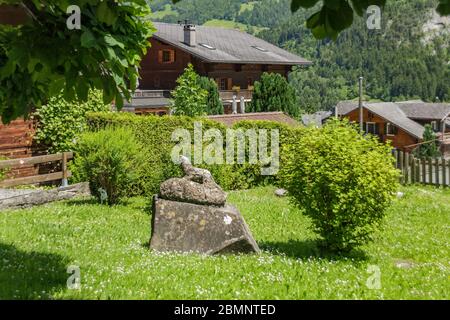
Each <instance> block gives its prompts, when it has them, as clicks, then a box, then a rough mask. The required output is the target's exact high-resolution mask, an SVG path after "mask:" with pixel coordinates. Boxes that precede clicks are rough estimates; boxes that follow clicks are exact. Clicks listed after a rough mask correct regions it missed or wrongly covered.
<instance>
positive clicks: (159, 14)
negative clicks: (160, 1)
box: [149, 4, 178, 20]
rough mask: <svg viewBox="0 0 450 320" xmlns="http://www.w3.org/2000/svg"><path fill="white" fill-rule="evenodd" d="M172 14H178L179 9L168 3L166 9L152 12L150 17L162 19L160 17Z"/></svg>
mask: <svg viewBox="0 0 450 320" xmlns="http://www.w3.org/2000/svg"><path fill="white" fill-rule="evenodd" d="M170 15H173V16H178V11H175V10H173V9H172V6H171V5H170V4H166V5H165V6H164V10H161V11H155V12H152V13H151V14H150V15H149V18H150V19H155V20H160V19H163V18H164V17H166V16H170Z"/></svg>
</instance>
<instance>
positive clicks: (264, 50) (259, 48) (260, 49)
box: [252, 46, 269, 52]
mask: <svg viewBox="0 0 450 320" xmlns="http://www.w3.org/2000/svg"><path fill="white" fill-rule="evenodd" d="M252 48H255V49H256V50H259V51H262V52H269V50H267V49H265V48H261V47H258V46H252Z"/></svg>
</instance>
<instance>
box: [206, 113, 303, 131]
mask: <svg viewBox="0 0 450 320" xmlns="http://www.w3.org/2000/svg"><path fill="white" fill-rule="evenodd" d="M208 118H209V119H211V120H214V121H217V122H220V123H223V124H224V125H225V126H227V127H232V126H233V125H234V124H235V123H238V122H240V121H246V120H253V121H273V122H278V123H282V124H286V125H288V126H292V127H295V126H299V125H300V122H298V121H297V120H295V119H293V118H291V117H290V116H288V115H287V114H285V113H283V112H257V113H240V114H221V115H214V116H208Z"/></svg>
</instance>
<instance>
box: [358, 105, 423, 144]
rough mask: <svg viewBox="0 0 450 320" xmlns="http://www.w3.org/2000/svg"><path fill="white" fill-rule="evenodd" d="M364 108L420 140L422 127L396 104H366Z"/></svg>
mask: <svg viewBox="0 0 450 320" xmlns="http://www.w3.org/2000/svg"><path fill="white" fill-rule="evenodd" d="M365 107H366V108H367V110H369V111H370V112H372V113H374V114H376V115H378V116H380V117H382V118H384V119H386V120H387V121H389V122H391V123H392V124H394V125H396V126H398V127H400V128H402V129H403V130H405V131H406V132H408V133H409V134H411V135H413V136H414V137H416V138H418V139H422V137H423V132H424V131H425V129H424V127H423V126H421V125H420V124H418V123H417V122H415V121H414V120H411V119H410V118H408V117H407V116H406V115H405V113H404V112H403V111H402V110H401V109H400V108H399V106H398V105H397V104H395V103H392V102H382V103H374V104H370V103H368V104H366V105H365Z"/></svg>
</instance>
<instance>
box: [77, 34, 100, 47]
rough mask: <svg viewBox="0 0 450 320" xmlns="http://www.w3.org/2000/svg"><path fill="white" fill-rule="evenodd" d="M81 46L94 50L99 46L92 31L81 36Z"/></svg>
mask: <svg viewBox="0 0 450 320" xmlns="http://www.w3.org/2000/svg"><path fill="white" fill-rule="evenodd" d="M80 40H81V46H82V47H84V48H93V47H95V45H96V44H97V40H96V39H95V37H94V35H93V34H92V32H91V31H89V30H86V31H84V32H83V34H82V35H81V39H80Z"/></svg>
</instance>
